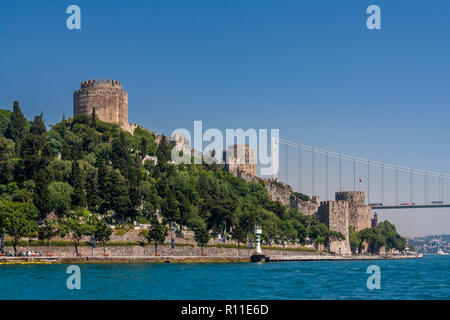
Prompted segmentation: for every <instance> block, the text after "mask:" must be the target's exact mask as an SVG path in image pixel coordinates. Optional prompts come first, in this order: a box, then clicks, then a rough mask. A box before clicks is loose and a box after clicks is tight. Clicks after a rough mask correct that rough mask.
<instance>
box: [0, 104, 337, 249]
mask: <svg viewBox="0 0 450 320" xmlns="http://www.w3.org/2000/svg"><path fill="white" fill-rule="evenodd" d="M0 111H1V112H0V231H3V232H4V233H7V234H9V235H10V236H11V237H13V238H14V237H17V241H19V240H20V238H21V237H25V236H32V235H36V236H38V235H39V237H40V238H42V239H46V238H48V239H50V238H51V237H54V236H55V235H61V234H63V235H70V236H72V237H73V241H74V244H75V245H76V244H77V241H78V242H79V239H81V237H82V236H83V235H91V236H95V237H96V239H102V237H106V239H108V238H109V236H108V234H110V230H109V231H108V230H107V227H105V226H110V225H123V224H131V223H133V222H135V221H136V222H139V223H146V224H149V225H150V228H149V230H147V233H146V235H147V237H148V240H149V241H153V242H155V243H160V242H162V241H163V240H164V238H165V237H166V235H167V231H168V227H169V226H172V227H175V228H176V229H177V230H178V232H180V231H181V230H182V227H183V226H187V227H188V228H190V229H192V230H194V232H195V236H196V241H197V242H198V243H199V244H200V245H202V246H203V245H206V243H207V241H208V239H209V237H210V235H213V236H216V235H218V234H221V233H222V232H223V231H226V232H227V233H228V234H230V235H232V237H233V238H234V239H235V240H237V241H238V242H246V241H247V240H248V237H251V236H252V234H253V229H254V227H255V225H256V224H259V225H261V226H262V229H263V232H264V234H263V240H264V241H266V243H271V242H273V241H276V242H278V241H283V242H292V243H301V244H304V243H305V242H306V241H308V240H310V241H311V242H315V243H324V242H326V241H327V240H328V239H330V238H341V237H342V234H340V233H337V232H333V231H330V230H328V228H327V227H326V225H325V224H323V223H319V222H318V221H317V220H316V218H315V216H305V215H302V214H300V213H298V212H297V211H296V210H288V209H287V208H286V207H285V206H283V205H282V204H280V203H279V202H275V201H272V200H271V199H270V197H269V195H268V193H267V191H266V189H265V188H264V185H263V182H261V183H246V182H245V181H244V180H242V179H240V178H236V177H234V176H232V175H231V174H229V173H228V172H226V171H224V170H223V168H222V167H221V166H219V165H217V164H212V165H207V164H203V165H183V164H182V165H174V164H171V163H169V160H170V159H171V144H170V143H169V141H168V139H167V138H166V137H164V136H163V137H162V139H161V141H160V143H159V144H157V143H156V142H155V141H156V137H155V135H154V134H153V133H149V132H147V131H145V130H142V129H139V128H138V129H136V130H135V131H134V134H133V135H131V134H129V133H128V132H124V131H122V130H121V129H120V127H119V126H117V125H114V124H110V123H105V122H102V121H100V120H99V119H98V118H97V117H96V116H95V111H94V113H93V114H92V115H91V116H87V115H76V116H75V117H74V118H71V119H67V120H66V119H63V120H62V121H61V122H59V123H57V124H55V125H53V126H51V129H50V130H49V131H47V129H46V126H45V124H44V120H43V115H42V114H40V115H37V116H36V117H35V118H34V120H33V121H28V120H27V119H25V117H24V116H23V114H22V111H21V110H20V107H19V104H18V103H17V102H15V103H14V106H13V112H10V111H8V110H0ZM146 156H155V157H156V158H157V163H155V162H154V161H153V160H145V158H146ZM50 213H53V214H54V215H55V216H56V217H57V218H58V219H57V220H56V219H53V220H50V219H45V218H46V217H48V215H49V214H50ZM12 216H14V217H16V218H17V217H19V218H20V219H21V221H22V222H21V223H22V224H23V226H22V227H21V228H22V230H21V231H20V232H19V231H18V230H16V229H17V227H15V225H16V226H17V224H18V222H17V221H15V222H14V223H15V225H13V223H12V222H13V220H14V219H12V218H11V217H12ZM52 216H53V215H52ZM17 219H18V218H17ZM17 219H15V220H17ZM44 221H46V222H44ZM38 224H40V226H39V227H38ZM102 235H103V236H102Z"/></svg>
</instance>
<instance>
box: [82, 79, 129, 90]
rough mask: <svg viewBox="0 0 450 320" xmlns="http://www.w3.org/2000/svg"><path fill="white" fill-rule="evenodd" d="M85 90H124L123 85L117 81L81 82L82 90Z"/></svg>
mask: <svg viewBox="0 0 450 320" xmlns="http://www.w3.org/2000/svg"><path fill="white" fill-rule="evenodd" d="M85 88H112V89H122V84H121V83H120V82H119V81H117V80H106V79H97V80H95V79H93V80H86V81H83V82H81V89H85Z"/></svg>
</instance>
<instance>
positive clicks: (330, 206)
mask: <svg viewBox="0 0 450 320" xmlns="http://www.w3.org/2000/svg"><path fill="white" fill-rule="evenodd" d="M317 218H318V220H319V221H320V222H323V223H325V224H326V225H327V227H328V228H329V229H330V230H333V231H338V232H340V233H342V234H343V235H344V236H345V240H332V241H330V243H329V250H330V251H331V252H334V253H337V254H342V255H350V254H351V250H350V242H349V234H348V226H349V203H348V202H347V201H341V200H339V201H322V202H321V203H320V207H319V210H318V211H317Z"/></svg>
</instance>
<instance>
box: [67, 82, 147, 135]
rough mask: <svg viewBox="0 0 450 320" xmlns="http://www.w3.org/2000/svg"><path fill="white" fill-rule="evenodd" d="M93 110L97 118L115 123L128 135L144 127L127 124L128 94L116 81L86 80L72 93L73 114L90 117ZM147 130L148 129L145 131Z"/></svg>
mask: <svg viewBox="0 0 450 320" xmlns="http://www.w3.org/2000/svg"><path fill="white" fill-rule="evenodd" d="M94 108H95V113H96V115H97V117H98V118H99V119H100V120H102V121H105V122H110V123H115V124H117V125H119V126H120V127H121V128H122V129H123V130H125V131H128V132H130V133H133V132H134V129H136V128H138V127H140V128H142V129H145V128H144V127H142V126H140V125H138V124H135V123H129V122H128V93H127V92H126V91H125V90H123V89H122V84H121V83H120V82H119V81H116V80H104V79H103V80H100V79H98V80H87V81H83V82H82V83H81V87H80V89H78V90H77V91H75V92H74V93H73V114H74V115H77V114H87V115H91V114H92V110H93V109H94ZM145 130H148V129H145Z"/></svg>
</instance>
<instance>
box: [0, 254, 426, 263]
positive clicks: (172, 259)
mask: <svg viewBox="0 0 450 320" xmlns="http://www.w3.org/2000/svg"><path fill="white" fill-rule="evenodd" d="M420 257H421V256H417V255H398V256H377V255H372V256H368V255H367V256H366V255H364V256H338V255H310V254H308V255H268V256H265V259H264V260H263V261H265V262H282V261H343V260H345V261H348V260H387V259H415V258H420ZM250 261H251V256H108V257H102V256H94V257H92V256H91V257H89V256H85V257H76V256H73V257H0V265H1V264H3V265H5V264H78V263H80V264H81V263H232V262H250Z"/></svg>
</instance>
